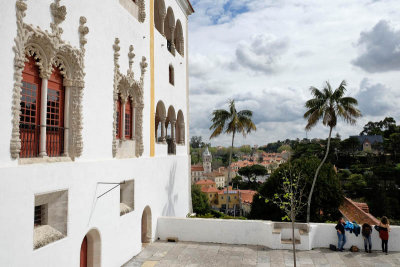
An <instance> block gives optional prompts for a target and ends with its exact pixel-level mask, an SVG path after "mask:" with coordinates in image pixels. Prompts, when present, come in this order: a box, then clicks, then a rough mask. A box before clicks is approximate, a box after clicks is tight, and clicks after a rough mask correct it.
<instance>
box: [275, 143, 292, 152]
mask: <svg viewBox="0 0 400 267" xmlns="http://www.w3.org/2000/svg"><path fill="white" fill-rule="evenodd" d="M283 151H288V152H291V151H292V147H291V146H290V145H286V144H285V145H281V146H280V147H279V148H278V150H277V152H278V153H282V152H283Z"/></svg>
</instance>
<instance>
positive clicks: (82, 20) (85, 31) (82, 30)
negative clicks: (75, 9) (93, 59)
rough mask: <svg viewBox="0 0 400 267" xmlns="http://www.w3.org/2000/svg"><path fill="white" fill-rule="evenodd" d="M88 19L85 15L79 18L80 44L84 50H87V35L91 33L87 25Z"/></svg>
mask: <svg viewBox="0 0 400 267" xmlns="http://www.w3.org/2000/svg"><path fill="white" fill-rule="evenodd" d="M86 21H87V20H86V18H85V17H80V18H79V44H80V45H79V46H80V48H81V50H82V51H84V50H85V44H86V43H87V39H86V38H85V36H86V34H88V33H89V28H88V27H87V26H85V23H86Z"/></svg>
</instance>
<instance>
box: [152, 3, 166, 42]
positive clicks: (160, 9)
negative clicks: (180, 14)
mask: <svg viewBox="0 0 400 267" xmlns="http://www.w3.org/2000/svg"><path fill="white" fill-rule="evenodd" d="M165 16H166V11H165V3H164V0H155V1H154V26H155V27H156V29H157V30H158V31H159V32H160V33H161V34H162V35H165V33H164V20H165Z"/></svg>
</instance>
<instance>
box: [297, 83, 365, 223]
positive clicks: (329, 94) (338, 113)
mask: <svg viewBox="0 0 400 267" xmlns="http://www.w3.org/2000/svg"><path fill="white" fill-rule="evenodd" d="M310 90H311V94H312V95H313V97H314V98H312V99H310V100H308V101H307V102H306V104H305V106H306V108H307V112H306V113H304V118H305V119H307V125H306V130H310V129H311V128H313V127H314V126H315V125H317V123H318V122H319V120H321V119H322V123H323V125H324V126H328V127H329V136H328V143H327V146H326V152H325V156H324V158H323V159H322V161H321V163H320V165H319V166H318V168H317V170H316V172H315V175H314V180H313V183H312V185H311V190H310V194H309V196H308V202H307V222H310V207H311V199H312V195H313V192H314V187H315V182H316V180H317V177H318V173H319V171H320V169H321V167H322V165H324V163H325V161H326V158H327V157H328V154H329V146H330V142H331V136H332V130H333V128H335V127H336V124H337V120H338V118H342V119H343V120H344V121H346V122H347V123H350V124H355V123H356V118H358V117H361V112H360V111H359V110H358V109H357V108H356V106H357V105H358V102H357V100H356V99H355V98H352V97H346V96H344V94H345V92H346V81H344V80H343V81H342V82H341V83H340V85H339V87H338V88H337V89H335V90H333V89H332V87H331V85H330V84H329V82H326V85H325V87H324V88H323V89H322V90H319V89H317V88H315V87H311V88H310Z"/></svg>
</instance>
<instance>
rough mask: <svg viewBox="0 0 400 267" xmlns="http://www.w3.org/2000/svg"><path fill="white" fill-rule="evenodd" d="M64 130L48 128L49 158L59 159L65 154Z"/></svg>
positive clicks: (47, 144)
mask: <svg viewBox="0 0 400 267" xmlns="http://www.w3.org/2000/svg"><path fill="white" fill-rule="evenodd" d="M64 130H65V129H64V128H63V127H58V126H46V153H47V156H49V157H59V156H61V155H62V154H63V152H64Z"/></svg>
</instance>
